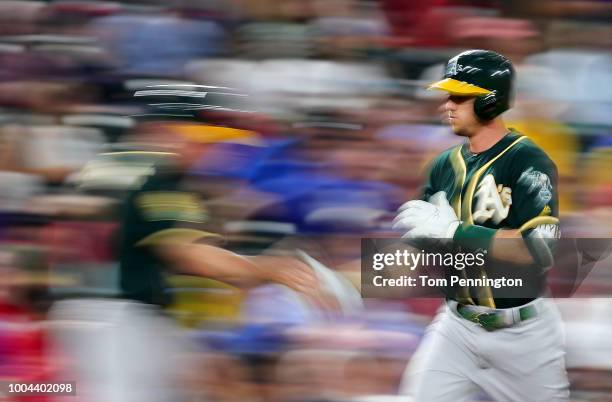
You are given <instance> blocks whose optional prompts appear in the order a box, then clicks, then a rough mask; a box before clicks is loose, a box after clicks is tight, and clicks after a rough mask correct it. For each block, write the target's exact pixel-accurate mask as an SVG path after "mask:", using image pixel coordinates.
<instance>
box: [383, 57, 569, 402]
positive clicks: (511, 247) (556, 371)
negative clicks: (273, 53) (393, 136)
mask: <svg viewBox="0 0 612 402" xmlns="http://www.w3.org/2000/svg"><path fill="white" fill-rule="evenodd" d="M513 80H514V69H513V67H512V64H511V63H510V61H509V60H508V59H506V58H505V57H503V56H501V55H499V54H497V53H494V52H491V51H485V50H470V51H466V52H463V53H461V54H459V55H457V56H455V57H453V58H452V59H450V60H449V61H448V63H447V66H446V72H445V74H444V79H442V80H441V81H438V82H436V83H434V84H432V85H431V86H430V88H432V89H438V90H442V91H446V92H447V93H448V99H447V100H446V103H445V104H444V111H445V113H446V118H447V119H448V123H449V124H450V126H451V128H452V130H453V132H454V133H455V134H456V135H459V136H461V137H465V138H466V139H467V141H466V142H465V143H464V144H462V145H459V146H456V147H453V148H451V149H449V150H447V151H445V152H443V153H442V154H440V155H439V156H438V157H437V158H436V159H435V160H434V161H433V164H432V167H431V171H430V173H429V178H428V182H427V184H426V186H425V188H424V192H423V195H422V200H414V201H409V202H407V203H406V204H404V205H403V206H402V207H401V208H400V212H399V214H398V216H397V217H396V220H395V227H396V228H398V229H401V230H402V231H403V232H404V235H403V237H404V238H407V239H412V240H416V239H421V240H422V239H432V238H438V239H452V241H451V243H450V244H451V245H452V246H453V247H461V249H462V250H463V251H476V250H481V251H482V250H485V251H486V252H487V253H488V256H489V258H490V259H494V260H495V261H496V262H499V263H506V264H507V263H512V264H515V266H516V269H533V270H541V271H545V270H546V268H548V267H550V266H551V265H552V253H553V248H554V244H555V240H556V239H557V238H558V237H559V220H558V205H557V204H558V201H557V187H556V186H557V172H556V167H555V165H554V163H553V162H552V161H551V160H550V158H549V157H548V156H547V155H546V154H545V153H544V152H543V151H542V150H541V149H540V148H538V147H537V146H536V145H535V144H534V143H533V142H532V141H531V140H529V139H528V138H527V137H525V136H522V135H521V134H519V133H517V132H515V131H513V130H509V129H507V128H506V126H505V124H504V122H503V120H502V118H501V117H500V115H501V114H502V113H503V112H504V111H506V110H507V109H508V108H510V106H511V101H512V87H513ZM485 274H486V273H485ZM497 291H498V289H491V288H490V287H477V288H475V287H470V288H467V287H463V288H459V289H458V290H457V291H456V292H455V293H454V294H451V295H447V298H446V306H445V308H444V310H443V311H441V312H440V313H439V314H438V316H437V317H436V319H435V320H434V323H433V324H432V326H431V328H430V330H429V331H428V333H427V335H426V336H425V338H424V340H423V343H422V345H421V347H420V349H419V351H418V352H417V353H416V355H415V357H414V358H413V360H412V362H411V364H410V367H409V368H408V369H407V371H406V374H405V376H404V383H403V385H402V392H404V393H409V394H411V395H412V396H413V397H414V400H415V401H418V402H421V401H423V402H435V401H453V402H455V401H462V400H471V399H473V397H474V396H475V394H477V393H479V392H482V391H484V392H486V393H487V394H488V395H489V396H491V397H492V398H493V399H494V400H498V401H527V400H528V401H566V400H568V398H569V384H568V380H567V375H566V371H565V363H564V348H563V344H564V333H563V327H562V323H561V321H560V317H559V314H558V313H557V311H556V310H555V308H554V307H553V305H552V303H549V302H548V301H547V300H545V299H543V298H541V297H531V298H525V297H522V298H508V297H503V298H502V297H496V295H499V293H498V292H497ZM535 296H537V295H535Z"/></svg>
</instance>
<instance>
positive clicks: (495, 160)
mask: <svg viewBox="0 0 612 402" xmlns="http://www.w3.org/2000/svg"><path fill="white" fill-rule="evenodd" d="M468 148H469V147H468V146H467V144H463V145H459V146H456V147H453V148H451V149H449V150H446V151H444V152H443V153H441V154H440V155H439V156H438V157H437V158H436V159H435V160H434V161H433V163H432V166H431V170H430V174H429V178H428V181H427V184H426V185H425V188H424V191H423V196H422V198H423V199H424V200H428V199H429V197H430V196H432V195H433V194H435V193H436V192H438V191H445V192H446V194H447V197H448V200H449V202H450V204H451V206H452V207H453V209H454V210H455V212H456V213H457V216H458V217H459V218H460V219H461V220H462V222H464V223H465V224H469V225H478V226H483V227H486V228H490V229H519V230H520V231H521V232H526V231H528V230H532V229H535V228H538V230H542V231H545V232H546V233H547V234H550V237H558V233H559V229H558V225H559V219H558V214H559V207H558V198H557V169H556V167H555V164H554V163H553V162H552V160H551V159H550V158H549V157H548V156H547V155H546V153H544V151H542V149H540V148H539V147H538V146H537V145H535V144H534V143H533V142H532V141H531V140H530V139H529V138H527V137H525V136H522V135H520V134H519V133H517V132H515V131H510V132H509V133H508V134H507V135H506V136H505V137H503V138H502V139H501V140H500V141H499V142H497V143H496V144H495V145H494V146H493V147H491V148H490V149H488V150H486V151H484V152H481V153H478V154H473V153H471V152H470V151H469V149H468ZM494 291H495V290H493V293H489V295H491V294H492V295H493V298H494V297H495V294H494ZM489 292H490V291H489ZM526 301H527V300H523V302H526ZM476 303H477V304H485V303H478V301H476ZM509 303H510V304H522V303H521V301H519V300H515V301H509V300H495V303H494V305H496V306H497V307H501V306H506V305H507V304H509Z"/></svg>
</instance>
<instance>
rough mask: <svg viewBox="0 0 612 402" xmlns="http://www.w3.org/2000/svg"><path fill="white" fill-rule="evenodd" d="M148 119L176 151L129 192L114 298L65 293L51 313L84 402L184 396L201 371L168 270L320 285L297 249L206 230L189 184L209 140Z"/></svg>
mask: <svg viewBox="0 0 612 402" xmlns="http://www.w3.org/2000/svg"><path fill="white" fill-rule="evenodd" d="M147 128H148V130H150V131H151V132H149V133H148V134H149V135H150V136H151V137H154V135H155V132H156V131H157V132H159V131H161V132H162V133H163V137H162V138H161V139H160V140H159V141H158V145H161V144H160V142H164V143H165V144H166V145H168V146H171V147H172V149H173V151H174V152H173V153H171V154H169V155H168V160H167V162H166V163H160V164H159V165H158V166H156V169H155V172H154V173H153V174H152V175H150V176H149V177H148V178H147V179H146V180H145V182H144V183H143V184H142V186H141V188H139V189H138V190H136V191H134V192H132V193H131V194H130V195H129V196H128V198H127V202H126V206H125V208H124V219H123V223H122V229H123V233H122V235H123V236H122V246H121V256H120V273H119V276H120V297H119V298H117V299H106V300H102V299H75V300H67V301H64V302H60V303H57V305H56V306H55V308H54V311H53V314H52V318H53V322H54V327H55V331H54V335H55V337H54V339H55V342H56V347H57V349H58V352H64V353H65V354H67V355H68V356H70V357H71V358H72V362H73V371H72V372H70V373H62V374H61V375H62V376H64V377H63V378H64V379H66V378H71V379H75V380H76V382H77V389H78V391H77V394H78V395H79V396H80V397H81V398H83V399H82V400H84V401H88V402H93V401H113V402H123V401H125V402H138V401H146V402H152V401H160V402H161V401H164V402H166V401H168V402H175V401H181V400H185V399H184V398H185V395H184V390H183V389H181V380H185V378H186V376H187V375H191V376H194V375H197V373H195V372H193V370H190V366H189V365H187V363H186V360H184V358H185V357H189V355H190V354H192V355H193V351H190V350H189V348H188V347H186V346H187V345H188V342H185V339H181V337H180V336H179V334H178V333H177V332H178V331H177V330H176V329H175V328H173V326H172V325H171V324H170V322H169V320H168V319H167V318H165V317H164V316H163V314H162V310H161V309H160V307H163V306H166V305H168V303H169V302H170V300H169V299H168V296H169V292H168V290H169V289H168V286H167V285H166V281H165V278H166V277H167V276H168V275H169V274H170V273H171V272H177V273H183V274H187V275H195V276H202V277H207V278H213V279H216V280H220V281H223V282H227V283H230V284H233V285H235V286H240V287H251V286H256V285H259V284H264V283H271V282H273V283H280V284H282V285H285V286H288V287H290V288H292V289H294V290H297V291H299V292H302V293H303V294H309V295H314V294H315V293H316V292H317V288H318V282H317V279H316V276H315V274H314V272H313V271H312V269H311V268H309V266H308V265H306V264H305V263H303V262H300V261H299V260H298V259H296V258H291V257H275V256H249V257H247V256H242V255H238V254H235V253H232V252H230V251H227V250H225V249H223V248H220V247H218V246H217V243H218V240H219V238H220V237H221V236H220V235H219V234H216V233H214V232H211V231H207V230H206V228H207V227H208V226H210V225H209V224H210V221H211V220H212V217H211V216H210V212H209V211H207V210H206V209H205V207H204V204H203V200H202V197H201V196H200V194H199V192H197V191H196V190H194V189H190V188H189V186H188V185H187V183H186V180H187V179H188V176H189V175H188V172H189V169H190V168H191V167H192V166H193V165H194V164H195V163H196V162H197V161H199V160H200V158H202V156H203V155H204V153H205V152H206V150H207V147H208V145H209V144H208V143H207V142H206V141H193V140H191V139H190V137H185V136H182V135H181V134H180V133H181V131H180V130H175V128H176V126H175V125H172V124H162V125H161V126H159V125H150V126H147ZM182 128H184V127H182ZM191 128H194V129H198V130H200V131H206V126H199V127H193V126H192V127H191ZM204 137H206V136H205V135H204ZM67 324H68V325H67ZM190 371H191V372H190ZM75 377H76V378H75Z"/></svg>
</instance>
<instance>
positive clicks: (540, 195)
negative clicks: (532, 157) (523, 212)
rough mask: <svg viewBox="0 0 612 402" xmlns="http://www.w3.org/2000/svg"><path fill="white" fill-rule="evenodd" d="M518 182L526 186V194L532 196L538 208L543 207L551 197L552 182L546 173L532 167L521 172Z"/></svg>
mask: <svg viewBox="0 0 612 402" xmlns="http://www.w3.org/2000/svg"><path fill="white" fill-rule="evenodd" d="M518 183H519V184H521V185H523V186H525V187H527V194H529V195H530V196H532V197H533V198H534V200H535V202H536V207H538V208H542V207H544V205H546V204H548V202H549V201H550V200H551V199H552V183H551V182H550V178H549V177H548V175H546V174H544V173H542V172H539V171H537V170H534V169H533V168H532V167H530V168H529V169H527V170H525V171H524V172H523V173H522V174H521V176H520V177H519V179H518Z"/></svg>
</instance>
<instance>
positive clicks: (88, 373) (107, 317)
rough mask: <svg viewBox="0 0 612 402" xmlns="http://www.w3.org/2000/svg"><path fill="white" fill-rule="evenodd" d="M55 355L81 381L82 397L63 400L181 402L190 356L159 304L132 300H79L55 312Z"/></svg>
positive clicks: (66, 376)
mask: <svg viewBox="0 0 612 402" xmlns="http://www.w3.org/2000/svg"><path fill="white" fill-rule="evenodd" d="M49 325H50V341H51V344H50V346H51V353H52V356H53V357H54V358H55V359H61V360H56V361H57V362H58V363H59V364H60V365H61V366H63V369H62V370H61V372H60V373H58V375H57V376H56V381H76V393H77V396H76V398H75V397H74V396H66V397H63V398H58V401H64V400H65V401H71V402H76V401H79V402H81V401H87V402H103V401H104V402H180V401H182V400H184V399H183V397H182V396H181V392H180V391H181V384H180V379H181V378H182V374H183V373H184V371H181V370H182V369H187V368H186V367H185V366H184V361H183V360H185V359H183V358H184V357H186V354H187V353H189V348H188V346H187V342H186V339H184V338H182V337H181V336H180V334H179V331H178V328H176V327H175V326H174V325H173V324H172V322H171V321H170V320H169V319H168V318H166V317H163V316H162V315H160V314H159V310H158V308H157V307H155V306H151V305H146V304H142V303H138V302H133V301H126V300H111V299H74V300H66V301H60V302H57V303H56V304H55V305H54V306H53V308H52V310H51V313H50V320H49Z"/></svg>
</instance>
